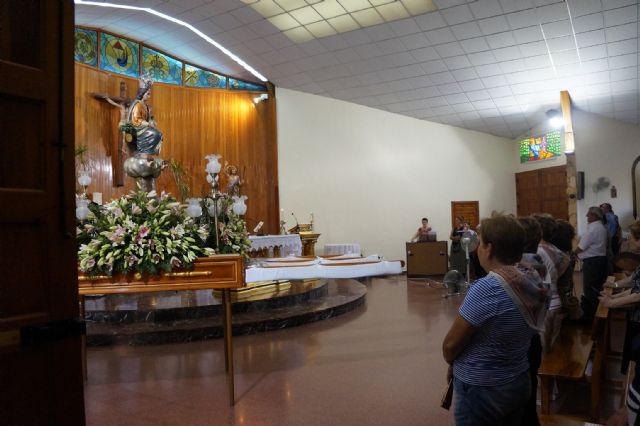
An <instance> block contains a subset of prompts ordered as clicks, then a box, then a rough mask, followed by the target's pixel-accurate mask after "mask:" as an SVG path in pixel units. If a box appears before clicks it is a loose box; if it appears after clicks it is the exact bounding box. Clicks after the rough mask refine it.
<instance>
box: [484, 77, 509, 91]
mask: <svg viewBox="0 0 640 426" xmlns="http://www.w3.org/2000/svg"><path fill="white" fill-rule="evenodd" d="M482 83H483V84H484V87H486V88H487V89H491V88H496V87H500V86H506V85H507V84H509V83H508V82H507V79H506V78H505V76H503V75H494V76H491V77H485V78H483V79H482ZM489 93H491V91H490V90H489ZM509 93H511V92H509ZM491 96H494V95H493V94H491Z"/></svg>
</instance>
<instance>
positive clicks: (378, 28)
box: [354, 24, 396, 41]
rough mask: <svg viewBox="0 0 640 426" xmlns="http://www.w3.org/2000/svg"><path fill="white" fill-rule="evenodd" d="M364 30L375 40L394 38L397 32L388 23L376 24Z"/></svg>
mask: <svg viewBox="0 0 640 426" xmlns="http://www.w3.org/2000/svg"><path fill="white" fill-rule="evenodd" d="M363 31H364V32H365V33H366V34H367V36H369V38H370V39H371V40H373V41H380V40H386V39H390V38H394V37H395V36H396V34H395V33H394V32H393V31H392V30H391V27H389V26H388V25H386V24H381V25H374V26H373V27H368V28H364V30H363ZM354 32H357V31H354Z"/></svg>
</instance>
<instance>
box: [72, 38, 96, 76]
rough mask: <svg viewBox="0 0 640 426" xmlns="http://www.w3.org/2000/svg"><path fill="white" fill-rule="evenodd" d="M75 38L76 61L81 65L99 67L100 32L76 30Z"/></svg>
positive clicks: (74, 55) (74, 54)
mask: <svg viewBox="0 0 640 426" xmlns="http://www.w3.org/2000/svg"><path fill="white" fill-rule="evenodd" d="M74 38H75V42H74V44H75V47H74V53H73V57H74V59H75V60H76V61H77V62H80V63H81V64H87V65H91V66H94V67H95V66H96V65H98V32H97V31H93V30H84V29H82V28H76V29H75V37H74Z"/></svg>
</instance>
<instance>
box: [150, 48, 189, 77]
mask: <svg viewBox="0 0 640 426" xmlns="http://www.w3.org/2000/svg"><path fill="white" fill-rule="evenodd" d="M142 74H143V75H147V76H149V77H151V78H152V79H153V80H154V81H160V82H162V83H170V84H178V85H182V62H180V61H178V60H177V59H174V58H172V57H171V56H167V55H165V54H162V53H160V52H157V51H155V50H153V49H149V48H148V47H144V46H143V47H142Z"/></svg>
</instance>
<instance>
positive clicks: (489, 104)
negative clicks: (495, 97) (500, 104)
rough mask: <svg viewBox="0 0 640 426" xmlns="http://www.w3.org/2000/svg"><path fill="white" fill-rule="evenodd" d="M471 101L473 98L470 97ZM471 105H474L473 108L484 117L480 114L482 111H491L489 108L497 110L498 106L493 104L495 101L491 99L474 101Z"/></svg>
mask: <svg viewBox="0 0 640 426" xmlns="http://www.w3.org/2000/svg"><path fill="white" fill-rule="evenodd" d="M469 99H471V97H469ZM471 103H472V104H473V107H474V108H475V109H476V110H478V113H479V114H480V115H482V113H481V112H480V110H482V109H489V108H495V107H496V104H494V103H493V101H492V100H491V99H483V100H478V101H474V100H472V101H471ZM496 112H497V111H496Z"/></svg>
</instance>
